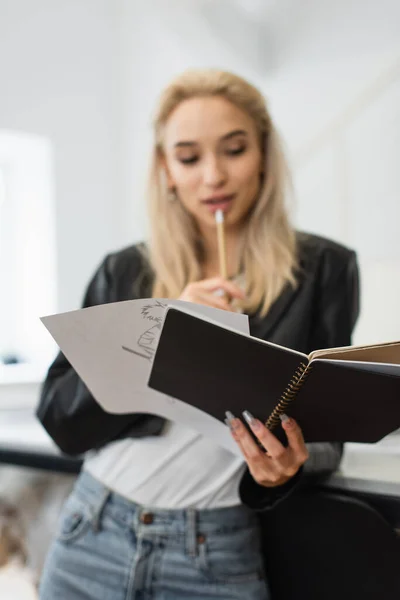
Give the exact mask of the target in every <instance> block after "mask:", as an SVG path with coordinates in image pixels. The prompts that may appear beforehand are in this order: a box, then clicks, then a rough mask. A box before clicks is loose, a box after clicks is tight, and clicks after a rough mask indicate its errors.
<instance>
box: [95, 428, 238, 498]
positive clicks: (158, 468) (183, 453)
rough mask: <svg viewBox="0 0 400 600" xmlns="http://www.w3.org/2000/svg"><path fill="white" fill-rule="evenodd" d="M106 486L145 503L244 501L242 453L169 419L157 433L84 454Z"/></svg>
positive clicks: (129, 439)
mask: <svg viewBox="0 0 400 600" xmlns="http://www.w3.org/2000/svg"><path fill="white" fill-rule="evenodd" d="M84 469H85V470H86V471H88V472H89V473H90V474H91V475H92V476H93V477H95V478H96V479H98V480H99V481H101V482H102V483H103V484H104V485H106V486H107V487H108V488H110V489H112V490H113V491H115V492H117V493H118V494H121V495H122V496H124V497H126V498H128V499H129V500H132V501H133V502H136V503H138V504H141V505H143V506H147V507H153V508H165V509H179V508H188V507H194V508H198V509H203V508H220V507H224V506H234V505H237V504H240V499H239V494H238V486H239V482H240V479H241V476H242V474H243V473H244V470H245V462H244V460H242V459H241V458H240V457H238V456H235V455H234V454H233V453H231V452H229V451H228V450H225V449H224V448H222V447H220V446H219V445H218V444H216V443H214V442H213V441H212V440H210V439H208V438H205V437H204V436H202V435H200V434H199V433H197V432H195V431H193V430H192V429H189V428H188V427H186V426H184V425H181V424H178V423H173V422H167V423H166V426H165V428H164V431H163V433H162V434H161V435H159V436H148V437H143V438H138V439H132V438H127V439H124V440H120V441H116V442H113V443H111V444H109V445H108V446H106V447H105V448H103V449H101V450H99V451H98V452H95V453H92V454H91V455H89V456H88V457H87V458H86V459H85V464H84Z"/></svg>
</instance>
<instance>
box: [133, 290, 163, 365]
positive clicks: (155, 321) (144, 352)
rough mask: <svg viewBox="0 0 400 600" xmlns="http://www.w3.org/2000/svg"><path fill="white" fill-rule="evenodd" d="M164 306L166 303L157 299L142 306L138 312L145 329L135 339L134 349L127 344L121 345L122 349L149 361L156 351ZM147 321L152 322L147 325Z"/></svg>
mask: <svg viewBox="0 0 400 600" xmlns="http://www.w3.org/2000/svg"><path fill="white" fill-rule="evenodd" d="M166 308H167V305H166V304H164V303H163V302H160V301H159V300H155V301H154V302H153V303H151V304H146V305H145V306H143V307H142V309H141V311H140V314H141V317H142V319H143V320H144V323H145V324H146V327H147V329H145V331H143V333H141V334H140V336H139V338H138V339H137V341H136V345H137V349H136V350H135V349H134V348H128V347H127V346H122V349H123V350H125V351H126V352H131V353H132V354H136V356H140V357H141V358H145V359H146V360H148V361H150V362H151V360H152V358H153V356H154V353H155V351H156V347H157V342H158V338H159V335H160V331H161V327H162V322H163V319H164V315H165V309H166ZM149 322H150V323H152V326H151V327H148V323H149Z"/></svg>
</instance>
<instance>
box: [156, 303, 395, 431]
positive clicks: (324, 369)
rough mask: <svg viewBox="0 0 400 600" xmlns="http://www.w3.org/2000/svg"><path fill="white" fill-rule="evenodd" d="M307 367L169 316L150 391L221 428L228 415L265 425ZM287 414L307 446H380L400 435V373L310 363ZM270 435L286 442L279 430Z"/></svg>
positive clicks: (256, 343) (272, 348)
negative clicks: (181, 403) (197, 412)
mask: <svg viewBox="0 0 400 600" xmlns="http://www.w3.org/2000/svg"><path fill="white" fill-rule="evenodd" d="M307 362H308V359H307V357H306V356H304V355H302V354H301V353H297V352H295V351H292V350H289V349H286V348H282V347H280V346H276V345H274V344H269V343H266V342H264V341H262V340H259V339H257V338H253V337H248V336H245V335H242V334H239V333H236V332H234V331H231V330H227V329H225V328H223V327H220V326H219V325H216V324H214V323H209V322H207V321H205V320H203V319H200V318H198V317H195V316H193V315H190V314H187V313H185V312H182V311H179V310H177V309H172V308H171V309H169V310H168V312H167V315H166V318H165V321H164V325H163V330H162V333H161V337H160V340H159V344H158V348H157V351H156V354H155V357H154V361H153V367H152V372H151V375H150V379H149V382H148V385H149V387H151V388H153V389H155V390H158V391H160V392H163V393H165V394H168V395H170V396H173V397H175V398H178V399H179V400H182V401H184V402H186V403H188V404H190V405H192V406H195V407H197V408H199V409H201V410H203V411H205V412H207V413H209V414H210V415H212V416H214V417H216V418H217V419H220V420H221V421H223V420H224V419H225V411H226V410H230V411H231V412H233V413H234V414H235V415H236V416H241V413H242V411H244V410H249V411H250V412H251V413H252V414H253V415H254V416H255V417H257V418H259V419H260V420H261V421H263V422H265V421H267V419H268V417H269V416H270V414H271V413H272V411H273V410H274V408H275V407H276V406H277V404H278V403H279V401H280V400H281V398H282V396H283V394H284V392H285V390H286V389H287V388H288V385H289V383H290V382H291V381H292V380H293V376H294V374H295V372H296V370H297V369H298V368H299V366H301V365H304V367H305V366H306V364H307ZM394 373H396V374H394ZM286 412H287V413H288V414H289V415H291V416H293V417H294V418H295V419H296V420H297V421H298V423H299V425H300V426H301V427H302V430H303V434H304V438H305V440H306V441H307V442H317V441H343V442H346V441H353V442H375V441H378V440H380V439H381V438H382V437H384V436H385V435H387V434H389V433H391V432H392V431H394V430H396V429H398V428H399V427H400V367H399V368H398V369H397V367H396V369H395V370H393V372H392V373H390V374H389V373H379V372H374V371H373V370H371V371H368V370H366V369H365V363H364V365H363V367H362V368H360V367H359V366H357V363H356V362H351V361H348V362H347V363H346V366H343V365H340V364H339V363H338V362H335V361H327V360H315V361H312V362H311V368H310V371H309V374H308V375H307V376H306V377H305V380H304V384H303V385H302V387H300V389H299V391H298V392H297V394H296V396H295V398H294V399H293V400H292V401H291V403H290V404H289V405H288V406H287V408H286ZM273 431H274V433H275V434H276V435H277V436H278V437H279V438H280V439H284V434H283V431H282V428H281V427H279V426H278V427H276V428H275V429H274V430H273Z"/></svg>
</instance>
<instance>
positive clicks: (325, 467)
mask: <svg viewBox="0 0 400 600" xmlns="http://www.w3.org/2000/svg"><path fill="white" fill-rule="evenodd" d="M332 268H333V269H334V270H333V271H332ZM318 281H319V285H318V288H317V290H316V293H317V298H316V309H315V314H314V322H313V327H312V333H311V347H312V348H313V349H318V348H334V347H338V346H348V345H350V344H351V334H352V331H353V328H354V325H355V323H356V320H357V317H358V313H359V276H358V266H357V260H356V255H355V253H354V252H351V253H350V254H349V258H348V261H346V263H345V264H344V266H343V265H341V268H338V269H335V264H334V263H332V261H330V262H329V264H327V260H325V261H323V262H322V265H321V272H320V275H319V277H318ZM307 449H308V452H309V459H308V460H307V462H306V463H305V464H304V466H303V467H302V468H301V469H300V470H299V471H298V473H297V474H296V475H295V476H294V477H293V478H292V479H291V480H290V481H288V482H287V483H286V484H284V485H282V486H278V487H275V488H265V487H263V486H261V485H259V484H258V483H257V482H256V481H255V480H254V479H253V477H252V476H251V474H250V472H249V470H248V469H247V470H246V472H245V474H244V476H243V478H242V480H241V482H240V488H239V493H240V497H241V500H242V502H243V503H244V504H246V505H247V506H249V507H250V508H252V509H253V510H256V511H264V510H268V509H271V508H274V506H276V504H277V503H279V502H280V501H282V500H284V499H285V498H287V497H288V496H289V495H290V494H291V493H292V492H293V491H294V490H295V489H297V488H299V487H303V486H304V485H310V484H312V483H317V482H318V481H321V480H322V479H324V478H326V477H327V476H329V475H330V474H331V473H332V472H333V471H335V470H336V469H337V468H338V467H339V464H340V461H341V458H342V453H343V444H341V443H328V442H320V443H314V444H307Z"/></svg>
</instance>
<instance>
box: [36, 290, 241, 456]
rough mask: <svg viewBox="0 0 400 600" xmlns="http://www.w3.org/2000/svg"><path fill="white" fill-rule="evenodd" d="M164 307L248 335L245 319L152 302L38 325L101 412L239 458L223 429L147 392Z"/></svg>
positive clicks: (125, 304)
mask: <svg viewBox="0 0 400 600" xmlns="http://www.w3.org/2000/svg"><path fill="white" fill-rule="evenodd" d="M167 306H176V307H179V308H181V309H183V310H185V308H186V309H188V310H190V311H191V312H195V313H196V314H199V316H202V317H203V318H205V319H210V320H213V321H218V322H219V323H220V324H221V325H226V326H228V327H232V328H234V329H236V330H238V331H240V332H243V333H245V334H247V335H249V323H248V317H247V316H245V315H242V314H239V313H231V312H227V311H222V310H219V309H214V308H210V307H207V306H202V305H198V304H192V303H187V302H182V301H179V300H165V299H155V298H147V299H141V300H128V301H125V302H116V303H112V304H102V305H100V306H93V307H90V308H84V309H81V310H76V311H71V312H67V313H61V314H57V315H51V316H47V317H42V319H41V320H42V322H43V324H44V325H45V327H46V328H47V329H48V331H49V332H50V334H51V335H52V336H53V338H54V339H55V341H56V342H57V344H58V346H59V347H60V349H61V351H62V352H63V353H64V355H65V356H66V358H67V359H68V361H69V362H70V363H71V365H72V366H73V367H74V369H75V371H76V372H77V373H78V375H79V376H80V377H81V379H82V380H83V381H84V383H85V384H86V386H87V387H88V388H89V390H90V391H91V393H92V394H93V396H94V398H95V399H96V401H97V402H98V403H99V404H100V405H101V406H102V407H103V409H104V410H106V411H107V412H110V413H135V412H141V413H151V414H156V415H160V416H162V417H165V418H166V419H170V420H173V421H177V422H181V423H183V424H185V425H187V426H188V427H191V428H192V429H194V430H196V431H199V432H200V433H201V434H203V435H204V436H207V437H210V438H211V439H212V440H213V441H214V443H215V442H218V443H219V444H220V445H221V446H223V447H224V448H227V449H228V450H230V451H232V452H234V453H235V454H237V455H241V454H240V451H239V449H238V447H237V445H236V443H235V442H234V441H233V440H232V437H231V435H230V432H229V430H228V428H227V427H226V426H225V425H224V423H221V422H220V421H218V420H217V419H215V418H214V417H211V416H210V415H209V414H207V413H205V412H203V411H201V410H199V409H197V408H194V407H192V406H190V405H188V404H186V403H184V402H181V401H180V400H177V399H175V398H172V397H170V396H167V395H165V394H162V393H161V392H157V391H156V390H152V389H150V388H148V387H147V381H148V379H149V376H150V371H151V364H152V359H153V356H154V353H155V350H156V348H157V343H158V339H159V336H160V333H161V327H162V321H163V318H164V314H165V311H166V309H167ZM221 360H223V357H221Z"/></svg>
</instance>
